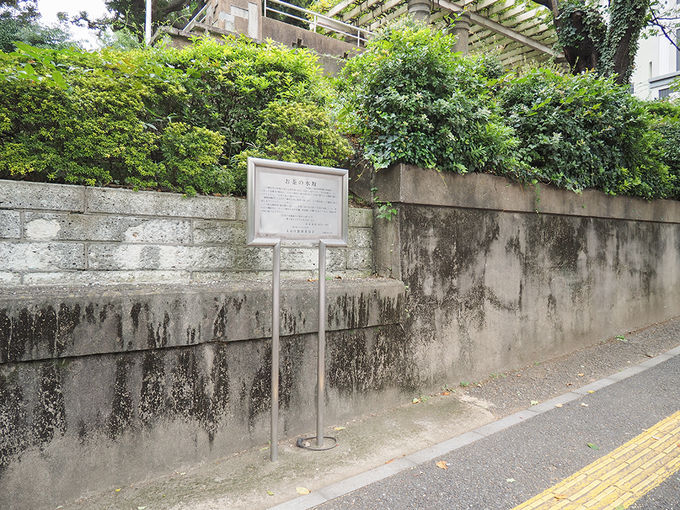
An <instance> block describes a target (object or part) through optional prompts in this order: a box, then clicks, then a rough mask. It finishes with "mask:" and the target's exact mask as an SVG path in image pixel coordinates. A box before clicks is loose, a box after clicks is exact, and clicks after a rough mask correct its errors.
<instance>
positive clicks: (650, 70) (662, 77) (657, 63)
mask: <svg viewBox="0 0 680 510" xmlns="http://www.w3.org/2000/svg"><path fill="white" fill-rule="evenodd" d="M665 3H666V5H669V4H670V5H677V0H666V2H665ZM670 35H671V36H672V37H674V39H675V41H676V43H677V42H678V41H680V38H679V37H678V35H677V34H674V33H671V34H670ZM678 78H680V57H679V56H678V51H677V49H676V48H675V47H673V45H672V44H671V42H670V41H669V40H668V39H667V38H666V37H665V36H664V35H663V34H662V33H661V32H660V31H658V30H657V31H656V32H655V33H653V35H651V36H650V37H648V38H642V39H640V47H639V49H638V52H637V55H636V56H635V70H634V71H633V75H632V77H631V83H632V85H633V93H634V94H635V95H636V96H637V97H639V98H641V99H660V98H663V97H665V96H666V95H667V94H670V95H671V97H675V96H676V95H677V92H675V93H674V92H672V91H670V90H669V88H670V85H671V83H673V81H675V80H677V79H678Z"/></svg>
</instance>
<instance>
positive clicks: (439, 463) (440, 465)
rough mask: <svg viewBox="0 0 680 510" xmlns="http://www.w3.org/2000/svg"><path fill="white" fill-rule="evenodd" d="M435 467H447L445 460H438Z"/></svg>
mask: <svg viewBox="0 0 680 510" xmlns="http://www.w3.org/2000/svg"><path fill="white" fill-rule="evenodd" d="M437 467H438V468H440V469H449V466H448V465H447V464H446V461H445V460H440V461H439V462H437Z"/></svg>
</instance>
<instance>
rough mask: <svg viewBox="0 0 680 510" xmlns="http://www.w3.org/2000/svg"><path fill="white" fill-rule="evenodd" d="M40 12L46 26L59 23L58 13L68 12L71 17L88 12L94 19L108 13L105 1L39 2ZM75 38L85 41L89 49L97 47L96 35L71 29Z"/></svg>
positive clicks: (85, 30)
mask: <svg viewBox="0 0 680 510" xmlns="http://www.w3.org/2000/svg"><path fill="white" fill-rule="evenodd" d="M38 11H40V14H41V16H42V19H41V22H42V23H43V24H45V25H53V24H56V23H57V13H58V12H67V13H69V15H75V14H78V13H79V12H80V11H87V12H88V14H90V16H91V17H93V18H98V17H100V16H101V15H103V14H104V13H105V12H106V8H105V7H104V0H38ZM71 33H72V34H73V38H74V39H76V40H79V41H83V43H84V45H85V46H86V47H88V48H92V47H94V46H95V43H96V41H97V37H96V35H95V34H94V33H92V32H91V31H89V30H87V29H86V28H81V27H71Z"/></svg>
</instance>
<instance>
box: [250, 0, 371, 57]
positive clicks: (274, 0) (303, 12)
mask: <svg viewBox="0 0 680 510" xmlns="http://www.w3.org/2000/svg"><path fill="white" fill-rule="evenodd" d="M270 4H274V5H275V7H270ZM276 6H280V7H285V8H286V9H290V10H292V11H293V12H295V14H291V13H290V12H285V11H282V10H280V9H277V8H276ZM263 11H264V16H265V17H268V16H267V14H268V13H273V14H278V15H280V16H283V18H284V19H285V18H288V19H294V20H297V21H301V22H303V23H306V24H307V26H308V30H310V31H311V32H316V29H317V28H320V29H322V30H325V31H328V32H332V33H335V34H338V35H341V36H343V38H345V39H347V40H350V41H352V42H354V41H356V45H357V46H362V45H364V44H366V41H368V39H369V37H371V36H372V35H373V32H371V31H369V30H366V29H365V28H361V27H355V26H354V25H350V24H349V23H345V22H344V21H340V20H337V19H334V18H331V17H329V16H324V15H323V14H319V13H318V12H314V11H310V10H308V9H304V8H302V7H299V6H297V5H293V4H289V3H288V2H283V1H282V0H264V6H263Z"/></svg>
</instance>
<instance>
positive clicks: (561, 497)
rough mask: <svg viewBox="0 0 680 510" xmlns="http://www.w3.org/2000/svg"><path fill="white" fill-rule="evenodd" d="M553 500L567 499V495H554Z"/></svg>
mask: <svg viewBox="0 0 680 510" xmlns="http://www.w3.org/2000/svg"><path fill="white" fill-rule="evenodd" d="M553 498H555V499H567V495H566V494H553Z"/></svg>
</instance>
